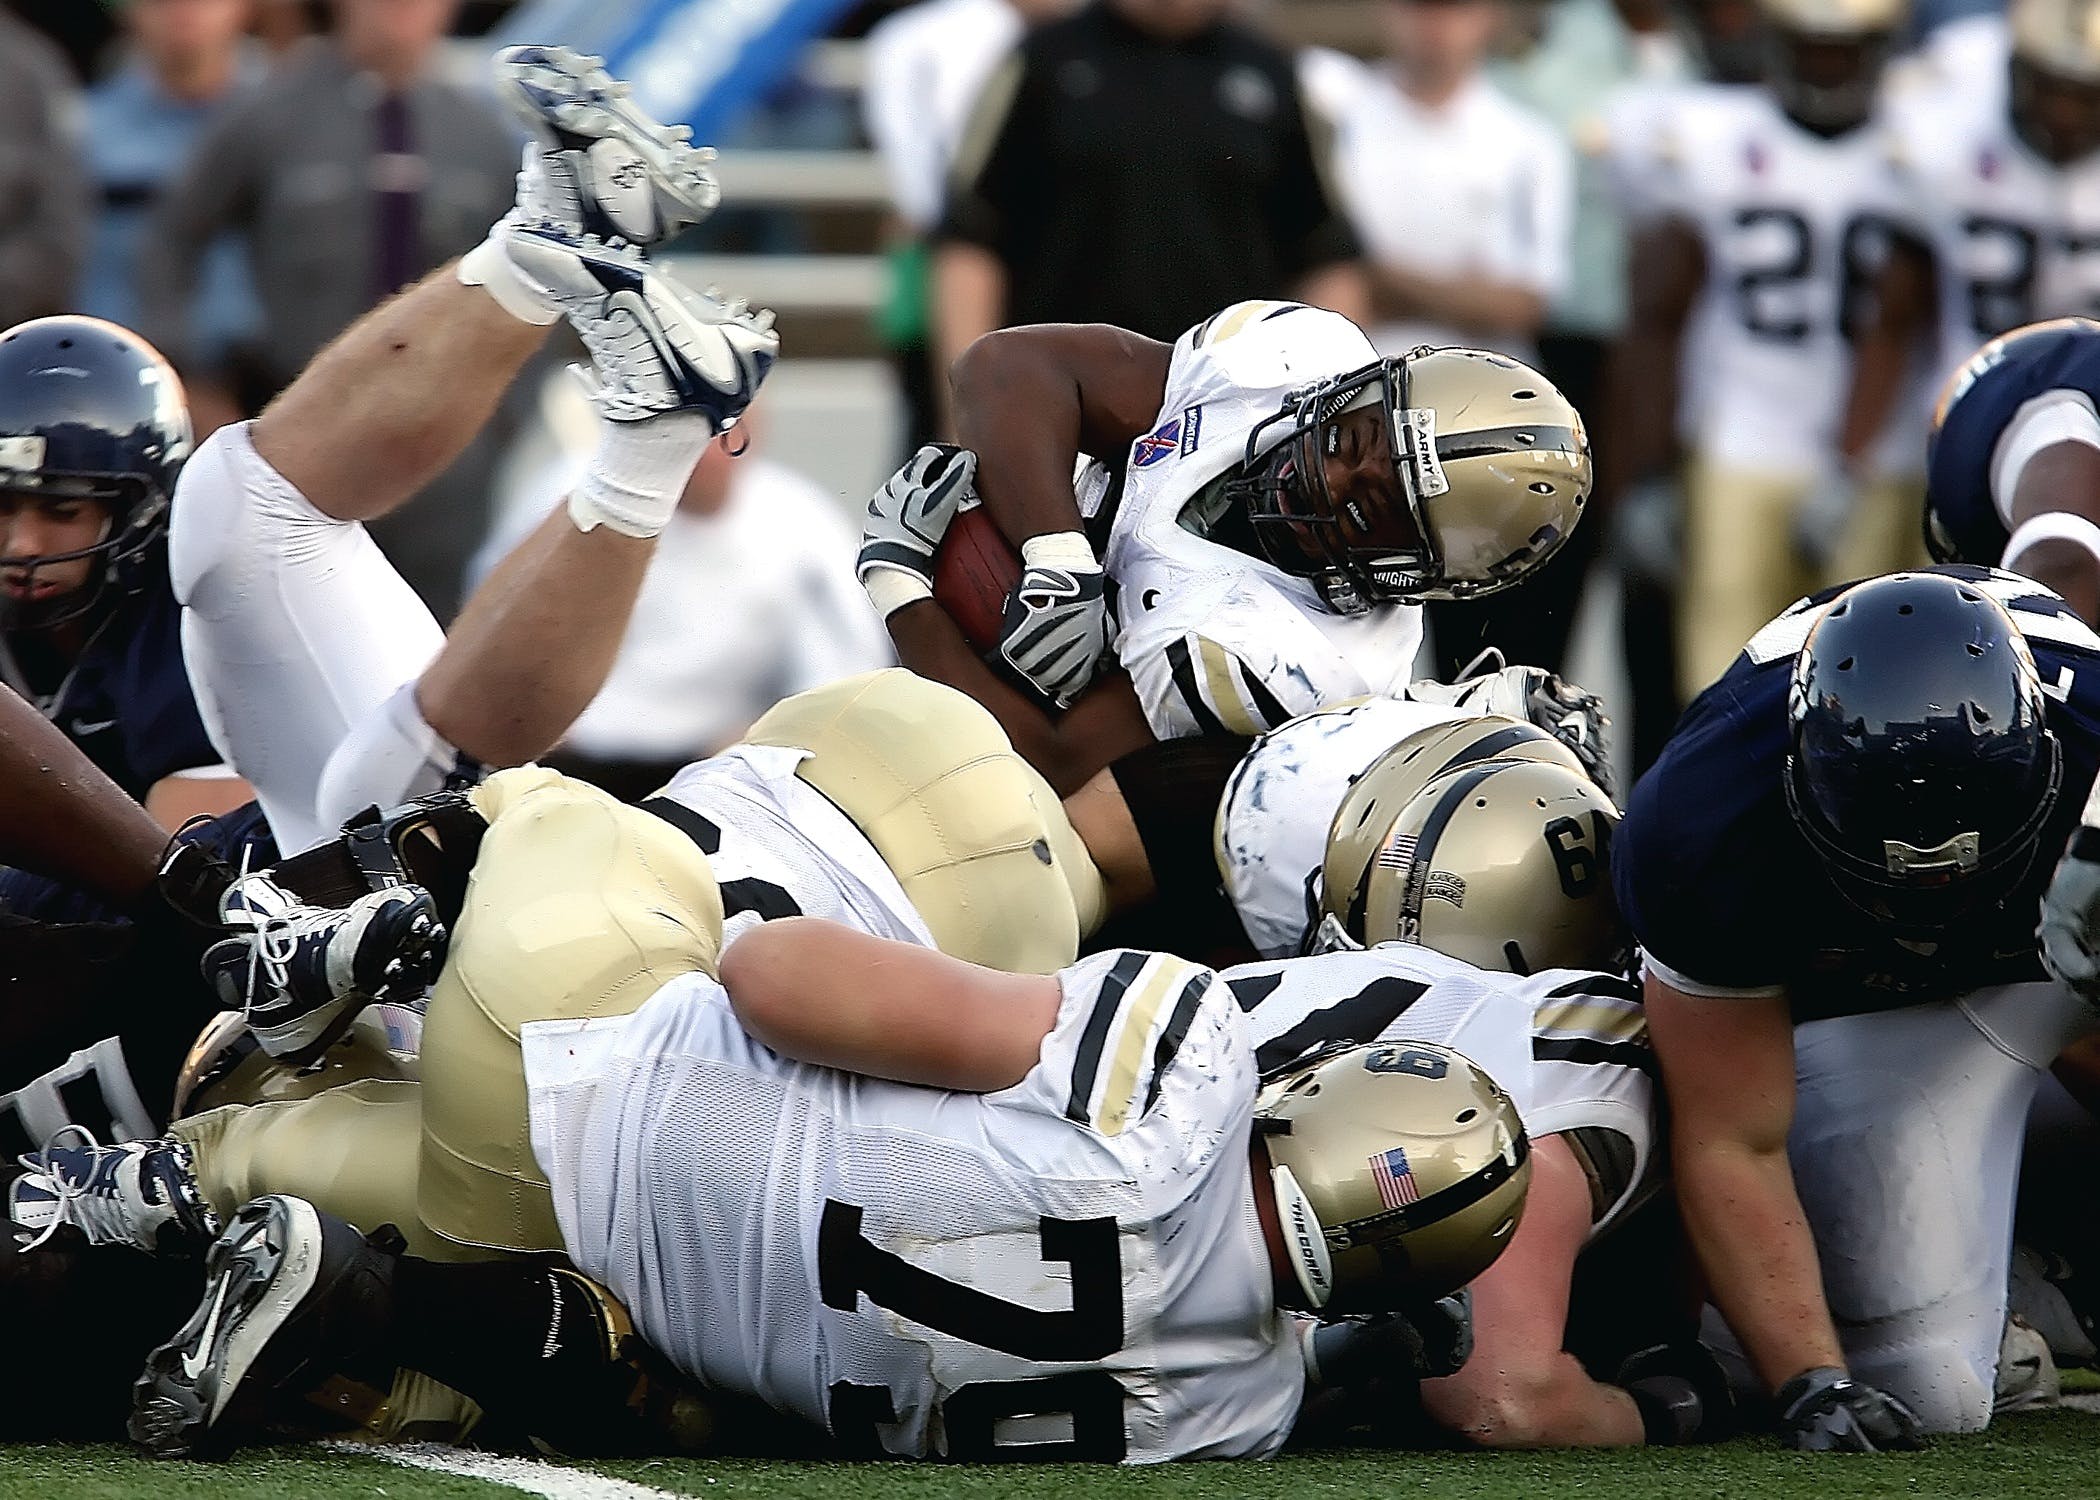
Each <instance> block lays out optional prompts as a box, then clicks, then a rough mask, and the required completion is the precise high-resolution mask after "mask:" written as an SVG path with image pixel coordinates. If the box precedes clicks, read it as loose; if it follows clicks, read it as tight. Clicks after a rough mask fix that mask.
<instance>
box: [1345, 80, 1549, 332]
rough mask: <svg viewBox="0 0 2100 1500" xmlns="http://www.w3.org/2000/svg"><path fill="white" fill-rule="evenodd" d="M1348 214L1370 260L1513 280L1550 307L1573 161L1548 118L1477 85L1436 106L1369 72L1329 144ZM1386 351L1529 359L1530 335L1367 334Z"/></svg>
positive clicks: (1417, 325) (1387, 328)
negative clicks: (1436, 348)
mask: <svg viewBox="0 0 2100 1500" xmlns="http://www.w3.org/2000/svg"><path fill="white" fill-rule="evenodd" d="M1334 156H1335V178H1336V184H1337V187H1338V188H1339V190H1340V194H1341V199H1342V204H1343V207H1344V208H1345V209H1346V210H1347V211H1348V214H1349V219H1350V222H1351V223H1352V224H1354V225H1355V226H1356V232H1357V235H1358V236H1359V237H1360V238H1361V239H1362V240H1363V243H1364V252H1365V254H1366V256H1367V257H1368V258H1369V259H1370V260H1372V261H1390V262H1394V263H1396V264H1401V265H1406V266H1410V267H1413V268H1415V269H1417V270H1420V271H1424V272H1427V273H1429V274H1432V275H1438V276H1456V275H1463V274H1467V273H1472V274H1476V275H1480V276H1485V277H1489V278H1492V279H1494V280H1496V281H1505V282H1515V283H1517V284H1518V285H1521V286H1524V287H1528V288H1530V289H1531V290H1533V291H1536V292H1537V293H1538V294H1539V295H1540V296H1541V297H1544V298H1545V299H1546V300H1547V301H1549V302H1550V301H1552V300H1553V298H1554V297H1556V296H1557V295H1559V293H1560V289H1561V286H1562V283H1563V282H1565V281H1566V280H1567V274H1568V236H1569V233H1570V230H1571V225H1572V219H1573V212H1574V209H1573V194H1574V185H1573V177H1574V163H1573V161H1572V159H1571V158H1570V156H1569V152H1568V147H1567V144H1566V143H1565V142H1564V141H1563V140H1562V139H1561V137H1560V135H1559V133H1558V132H1557V131H1555V130H1554V129H1553V127H1552V126H1551V125H1549V124H1547V123H1546V122H1545V121H1544V120H1543V119H1541V118H1539V117H1538V116H1537V115H1534V114H1533V113H1531V111H1529V110H1527V109H1525V108H1523V107H1522V106H1521V105H1518V104H1516V103H1513V102H1512V101H1511V100H1510V99H1508V98H1507V97H1506V96H1504V95H1503V94H1502V93H1501V92H1499V91H1498V90H1497V89H1496V88H1495V87H1494V85H1492V84H1490V83H1488V82H1487V81H1486V80H1485V79H1481V78H1475V79H1473V80H1472V81H1471V82H1469V83H1467V84H1466V85H1465V86H1464V87H1463V88H1461V89H1460V90H1459V91H1458V93H1457V94H1455V95H1453V96H1452V97H1451V98H1450V99H1449V100H1448V101H1446V102H1445V103H1444V104H1442V105H1441V106H1438V107H1436V108H1426V107H1424V106H1423V105H1420V104H1418V103H1416V102H1415V101H1414V100H1412V99H1410V98H1409V97H1408V96H1407V95H1406V94H1405V93H1403V92H1402V91H1401V89H1400V87H1399V85H1398V84H1397V83H1396V82H1395V81H1394V80H1393V77H1392V75H1391V74H1390V73H1388V72H1385V71H1383V70H1381V71H1379V72H1377V73H1376V74H1374V75H1373V76H1372V77H1371V78H1370V79H1369V80H1368V81H1367V82H1366V83H1365V85H1364V87H1363V88H1362V89H1361V90H1359V91H1358V93H1357V95H1356V97H1355V99H1354V100H1353V101H1352V103H1351V105H1350V107H1349V109H1348V111H1347V113H1346V114H1344V115H1343V117H1342V119H1341V121H1340V123H1339V126H1338V128H1337V131H1336V138H1335V153H1334ZM1371 341H1372V342H1373V343H1374V344H1376V345H1377V346H1378V352H1379V353H1381V354H1405V353H1406V352H1407V351H1408V350H1410V349H1413V348H1416V347H1417V346H1419V345H1422V344H1465V345H1471V346H1474V347H1480V346H1481V345H1482V344H1483V343H1485V344H1486V345H1487V346H1488V347H1493V348H1497V349H1500V350H1501V351H1502V352H1503V353H1506V354H1511V355H1514V356H1516V357H1517V358H1519V359H1526V360H1529V359H1532V358H1534V357H1535V350H1534V348H1533V345H1532V342H1531V340H1530V339H1528V338H1502V339H1491V340H1483V339H1482V338H1481V337H1480V336H1479V335H1477V334H1468V333H1465V332H1463V331H1461V330H1459V329H1457V328H1453V327H1451V326H1449V325H1447V324H1440V323H1434V322H1429V321H1427V320H1420V321H1409V322H1404V323H1385V324H1380V325H1378V326H1377V327H1374V328H1373V329H1372V330H1371Z"/></svg>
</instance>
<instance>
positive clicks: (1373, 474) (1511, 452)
mask: <svg viewBox="0 0 2100 1500" xmlns="http://www.w3.org/2000/svg"><path fill="white" fill-rule="evenodd" d="M1280 422H1288V423H1290V424H1292V425H1291V430H1290V431H1289V433H1288V434H1287V435H1286V436H1285V437H1284V438H1283V440H1282V441H1281V442H1275V441H1274V436H1273V429H1274V426H1275V424H1277V423H1280ZM1272 443H1273V446H1269V445H1270V444H1272ZM1366 476H1369V477H1366ZM1338 484H1339V485H1340V488H1337V486H1338ZM1226 493H1227V495H1228V497H1229V498H1231V499H1235V500H1237V501H1239V503H1240V504H1241V505H1242V506H1243V507H1244V509H1245V513H1246V516H1247V519H1248V522H1249V523H1250V525H1251V527H1252V530H1253V533H1254V539H1255V542H1256V544H1257V546H1258V548H1259V550H1260V552H1261V554H1262V555H1263V556H1265V557H1266V558H1267V559H1268V560H1269V561H1270V562H1272V563H1274V564H1275V565H1276V566H1277V567H1279V568H1281V569H1282V570H1283V571H1284V572H1286V573H1292V574H1295V575H1297V576H1298V577H1301V578H1308V579H1311V580H1312V582H1313V584H1314V585H1315V587H1317V588H1318V589H1319V591H1320V597H1321V598H1322V599H1323V600H1325V601H1326V603H1327V607H1328V608H1330V609H1332V610H1334V611H1336V612H1337V613H1340V614H1361V613H1363V612H1364V611H1366V610H1368V609H1371V608H1372V607H1374V606H1376V605H1380V604H1390V603H1393V602H1395V601H1398V600H1404V599H1471V598H1477V597H1479V596H1481V595H1483V594H1492V593H1494V592H1495V591H1496V590H1498V589H1503V588H1507V587H1509V585H1511V584H1513V583H1515V582H1516V581H1517V580H1518V579H1519V578H1522V577H1523V576H1524V575H1525V574H1527V573H1529V572H1530V571H1531V570H1532V569H1534V568H1536V567H1537V566H1538V565H1539V564H1541V563H1543V562H1544V561H1545V560H1546V559H1547V558H1549V557H1551V556H1552V555H1553V554H1554V553H1555V552H1557V551H1559V550H1560V547H1561V545H1562V544H1563V543H1564V542H1566V541H1567V539H1568V538H1569V536H1571V535H1572V534H1573V533H1574V530H1575V524H1576V522H1578V521H1580V520H1581V519H1582V511H1583V507H1584V506H1585V505H1586V504H1588V502H1589V495H1590V444H1589V437H1588V435H1587V434H1586V433H1585V432H1584V430H1583V425H1582V417H1581V414H1580V413H1578V412H1577V411H1576V410H1575V408H1574V407H1573V406H1572V405H1571V404H1570V403H1569V401H1568V398H1567V397H1565V396H1563V395H1562V394H1561V393H1560V391H1559V390H1558V389H1557V388H1556V387H1555V386H1554V384H1553V382H1552V381H1550V380H1548V379H1547V378H1546V377H1545V376H1543V375H1541V374H1539V372H1538V371H1536V370H1534V369H1532V368H1531V367H1530V366H1529V365H1526V364H1522V363H1520V362H1518V361H1517V360H1514V359H1511V358H1509V357H1508V356H1506V355H1502V354H1493V353H1490V352H1488V351H1486V350H1484V349H1417V350H1415V351H1414V352H1413V353H1412V354H1408V355H1404V356H1392V357H1388V358H1385V359H1381V360H1378V361H1377V362H1375V363H1373V364H1368V365H1365V366H1363V367H1362V368H1360V369H1356V370H1351V371H1349V372H1348V373H1346V374H1342V375H1337V376H1334V377H1333V378H1331V379H1328V380H1323V381H1320V382H1319V383H1318V384H1316V385H1312V386H1309V387H1307V388H1306V389H1304V390H1302V391H1299V392H1296V393H1295V394H1294V395H1293V396H1292V398H1291V400H1290V401H1289V402H1288V403H1287V404H1286V406H1285V408H1284V409H1283V410H1282V411H1281V412H1279V413H1277V414H1276V416H1274V417H1272V418H1270V419H1269V421H1268V422H1265V423H1263V424H1262V425H1260V426H1258V427H1256V428H1255V430H1254V431H1253V432H1252V433H1250V434H1249V435H1248V438H1247V463H1246V470H1245V473H1243V474H1242V475H1241V476H1240V477H1238V478H1236V479H1233V480H1231V481H1228V483H1227V486H1226Z"/></svg>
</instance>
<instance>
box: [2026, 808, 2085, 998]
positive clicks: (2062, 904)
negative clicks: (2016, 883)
mask: <svg viewBox="0 0 2100 1500" xmlns="http://www.w3.org/2000/svg"><path fill="white" fill-rule="evenodd" d="M2036 936H2037V937H2039V938H2040V939H2041V944H2042V967H2043V968H2045V969H2047V970H2048V971H2049V972H2050V973H2051V974H2052V975H2054V976H2055V977H2056V978H2057V979H2058V980H2059V981H2061V982H2062V983H2063V984H2064V985H2066V986H2067V987H2068V988H2069V989H2070V990H2071V992H2072V993H2073V994H2076V995H2077V996H2078V997H2079V998H2080V999H2082V1000H2084V1001H2085V1002H2086V1004H2088V1005H2095V1006H2100V828H2088V827H2081V828H2080V829H2079V830H2078V831H2077V832H2076V833H2074V834H2072V835H2071V843H2070V847H2069V848H2067V849H2065V850H2064V857H2063V858H2062V859H2060V860H2058V861H2057V865H2056V873H2055V875H2053V876H2051V877H2050V880H2049V888H2048V889H2047V890H2045V891H2043V892H2042V925H2041V928H2040V930H2039V931H2038V932H2037V933H2036Z"/></svg>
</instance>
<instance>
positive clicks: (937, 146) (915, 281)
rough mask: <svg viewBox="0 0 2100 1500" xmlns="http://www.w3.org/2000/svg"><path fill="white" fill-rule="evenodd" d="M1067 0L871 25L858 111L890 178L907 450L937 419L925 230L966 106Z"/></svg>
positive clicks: (981, 6) (883, 325) (996, 2)
mask: <svg viewBox="0 0 2100 1500" xmlns="http://www.w3.org/2000/svg"><path fill="white" fill-rule="evenodd" d="M1069 9H1071V4H1070V0H920V3H918V4H916V5H907V6H905V7H904V8H903V9H902V10H898V11H895V12H892V13H891V14H890V15H889V16H888V17H886V18H885V19H884V20H883V21H882V22H880V23H879V24H878V25H877V26H876V27H875V28H874V30H872V31H870V32H869V33H868V41H867V52H866V58H867V73H866V81H865V82H864V83H863V85H862V87H861V117H862V122H863V124H864V125H865V127H866V129H867V133H868V140H869V141H870V142H871V143H872V144H873V145H874V147H875V151H876V154H877V155H879V156H880V157H881V158H882V170H883V175H884V176H885V177H886V178H887V179H888V181H889V189H890V209H891V212H892V214H893V216H894V218H893V222H892V223H891V224H890V225H889V226H888V230H887V239H888V263H889V294H888V297H887V299H886V300H885V302H884V305H883V307H882V310H881V312H880V314H879V316H878V330H877V331H878V333H879V334H880V336H881V339H882V343H883V346H884V347H885V348H887V349H888V350H889V351H890V353H891V355H892V357H893V358H894V359H895V361H896V366H897V377H898V380H899V382H900V384H901V385H902V387H903V391H904V401H905V412H906V422H907V430H906V432H905V434H904V445H903V446H904V450H905V451H906V452H910V451H913V450H915V449H917V448H918V446H919V445H920V444H921V443H925V442H928V441H930V440H931V439H932V438H933V437H934V436H935V435H936V433H937V432H938V431H939V428H940V401H939V399H938V397H937V396H936V395H935V389H936V382H935V371H934V368H933V357H932V347H931V344H930V342H929V332H930V330H929V325H928V317H927V299H928V295H929V292H930V287H929V284H928V283H929V279H930V269H929V264H928V262H929V255H930V250H931V245H930V242H929V237H930V236H931V235H932V233H933V231H934V228H935V226H936V225H938V224H939V223H940V219H941V203H942V193H943V191H944V188H945V185H946V181H947V177H948V168H949V164H950V163H951V162H953V161H954V159H955V151H956V147H957V146H958V145H959V144H960V143H961V141H962V133H963V125H964V124H965V122H966V121H967V120H968V119H969V115H970V106H971V105H973V104H974V103H976V101H977V97H978V95H979V94H980V93H982V92H983V89H984V85H985V82H986V80H988V79H989V78H990V77H991V76H992V73H993V72H994V71H995V70H996V69H997V68H998V66H999V64H1000V62H1001V61H1002V60H1003V59H1004V58H1005V57H1006V56H1007V54H1008V53H1010V52H1011V51H1012V50H1013V48H1014V44H1015V43H1016V42H1018V41H1020V39H1021V33H1022V31H1023V30H1024V29H1026V28H1027V27H1028V26H1030V25H1033V24H1034V23H1035V22H1037V21H1045V20H1049V19H1050V18H1052V17H1054V16H1059V15H1062V14H1064V13H1065V12H1066V11H1067V10H1069Z"/></svg>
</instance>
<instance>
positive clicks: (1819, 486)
mask: <svg viewBox="0 0 2100 1500" xmlns="http://www.w3.org/2000/svg"><path fill="white" fill-rule="evenodd" d="M1858 509H1859V481H1858V480H1856V479H1854V478H1853V477H1852V476H1851V475H1850V474H1847V473H1846V472H1845V471H1844V470H1843V469H1840V468H1835V467H1833V468H1829V469H1826V470H1824V471H1823V473H1821V474H1819V475H1818V476H1817V477H1816V482H1815V483H1814V484H1812V485H1810V486H1809V487H1808V493H1807V494H1806V495H1805V496H1803V497H1802V500H1801V504H1800V506H1799V507H1798V508H1797V509H1796V510H1795V511H1794V519H1793V541H1794V554H1795V556H1797V557H1799V558H1800V559H1801V563H1802V566H1804V567H1806V568H1808V569H1810V570H1811V571H1813V572H1817V573H1824V572H1828V571H1829V569H1830V564H1831V561H1832V559H1834V558H1835V557H1836V556H1837V550H1838V546H1839V544H1840V543H1842V542H1843V541H1844V539H1845V531H1846V529H1847V528H1848V527H1850V526H1851V524H1852V513H1853V512H1854V511H1856V510H1858Z"/></svg>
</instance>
